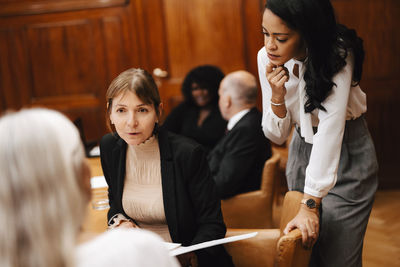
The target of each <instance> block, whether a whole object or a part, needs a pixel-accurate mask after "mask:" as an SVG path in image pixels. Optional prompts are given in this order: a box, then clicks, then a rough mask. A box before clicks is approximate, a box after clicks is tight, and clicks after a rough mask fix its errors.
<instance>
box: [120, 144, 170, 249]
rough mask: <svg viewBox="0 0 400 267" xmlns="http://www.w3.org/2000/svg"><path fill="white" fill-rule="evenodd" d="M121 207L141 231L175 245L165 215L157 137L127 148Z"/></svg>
mask: <svg viewBox="0 0 400 267" xmlns="http://www.w3.org/2000/svg"><path fill="white" fill-rule="evenodd" d="M122 206H123V208H124V211H125V212H126V214H127V215H129V217H131V218H132V219H134V220H135V221H136V223H137V224H138V226H139V227H140V228H142V229H146V230H149V231H152V232H154V233H156V234H158V235H159V236H161V237H162V238H163V239H164V241H166V242H172V241H171V236H170V233H169V230H168V225H167V222H166V218H165V212H164V202H163V195H162V186H161V161H160V148H159V145H158V139H157V137H155V136H152V137H150V139H148V140H147V141H145V142H144V143H142V144H140V145H136V146H133V145H128V148H127V151H126V173H125V183H124V191H123V194H122Z"/></svg>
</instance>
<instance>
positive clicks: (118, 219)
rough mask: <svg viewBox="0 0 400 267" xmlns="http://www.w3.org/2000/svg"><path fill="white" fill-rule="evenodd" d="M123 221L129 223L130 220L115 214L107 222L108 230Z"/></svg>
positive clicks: (120, 214)
mask: <svg viewBox="0 0 400 267" xmlns="http://www.w3.org/2000/svg"><path fill="white" fill-rule="evenodd" d="M124 221H127V222H128V221H131V220H130V219H128V218H126V217H125V216H124V215H123V214H122V213H117V214H115V215H114V216H112V217H111V218H110V220H108V222H107V225H108V228H110V229H111V228H115V227H117V226H118V225H120V224H121V223H122V222H124Z"/></svg>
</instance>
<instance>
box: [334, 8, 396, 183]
mask: <svg viewBox="0 0 400 267" xmlns="http://www.w3.org/2000/svg"><path fill="white" fill-rule="evenodd" d="M332 3H333V5H334V7H335V10H336V14H337V18H338V21H339V22H341V23H343V24H345V25H347V26H349V27H351V28H354V29H356V30H357V33H358V34H359V35H360V36H361V38H363V40H364V48H365V52H366V57H365V62H364V71H363V78H362V81H361V88H362V89H363V90H364V91H365V92H366V94H367V101H368V111H367V114H366V117H367V120H368V126H369V129H370V131H371V135H372V138H373V140H374V142H375V147H376V152H377V156H378V161H379V167H380V169H379V179H380V187H381V188H400V180H399V179H398V162H400V154H399V151H400V142H399V140H398V137H399V136H400V125H399V124H398V123H397V121H398V116H399V111H398V103H400V93H399V92H400V60H399V59H400V50H399V47H400V21H399V19H398V18H399V17H400V2H399V1H398V0H381V1H374V0H347V1H344V0H335V1H332ZM355 12H356V13H355Z"/></svg>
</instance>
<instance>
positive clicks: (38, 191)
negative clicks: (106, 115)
mask: <svg viewBox="0 0 400 267" xmlns="http://www.w3.org/2000/svg"><path fill="white" fill-rule="evenodd" d="M84 157H85V155H84V150H83V146H82V143H81V141H80V136H79V132H78V130H77V129H76V128H75V126H74V125H73V124H72V123H71V121H70V120H69V119H67V118H66V117H65V116H64V115H62V114H61V113H59V112H56V111H52V110H47V109H40V108H35V109H24V110H21V111H19V112H15V113H9V114H6V115H5V116H3V117H2V118H0V225H1V230H0V266H3V267H11V266H12V267H22V266H30V267H54V266H57V267H58V266H73V265H74V257H73V256H71V255H73V252H74V247H75V244H76V237H77V233H78V230H79V226H80V224H81V222H82V218H83V216H84V212H85V208H86V205H87V199H86V198H85V195H84V194H83V191H82V190H83V189H82V178H83V177H82V176H83V162H84Z"/></svg>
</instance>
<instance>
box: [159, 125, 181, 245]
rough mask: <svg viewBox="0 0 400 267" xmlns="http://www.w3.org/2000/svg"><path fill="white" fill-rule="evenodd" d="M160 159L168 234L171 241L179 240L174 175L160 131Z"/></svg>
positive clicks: (169, 150) (168, 148)
mask: <svg viewBox="0 0 400 267" xmlns="http://www.w3.org/2000/svg"><path fill="white" fill-rule="evenodd" d="M158 142H159V146H160V159H161V184H162V191H163V200H164V212H165V218H166V220H167V224H168V229H169V233H170V235H171V238H172V240H173V241H174V240H179V232H178V215H177V211H176V210H177V208H176V198H175V195H176V192H175V191H176V190H175V188H176V186H175V175H174V162H173V158H172V152H171V147H170V145H169V142H168V136H167V132H166V131H165V130H161V129H160V132H159V134H158Z"/></svg>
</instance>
